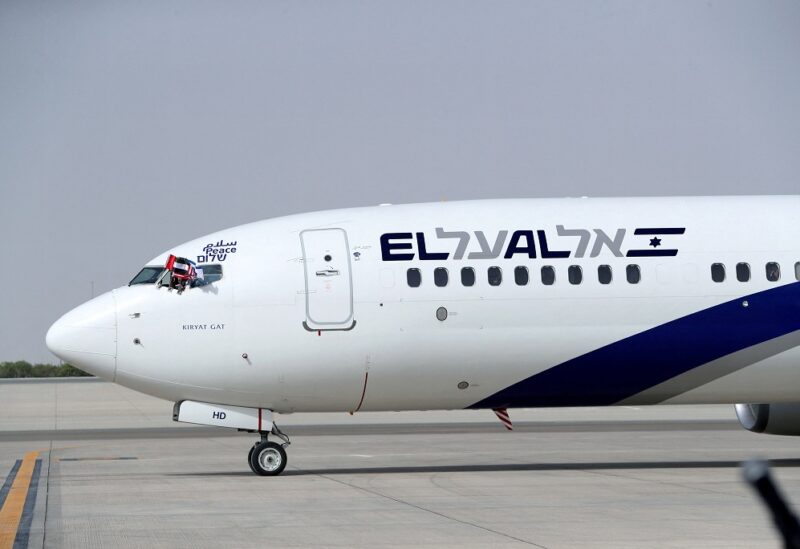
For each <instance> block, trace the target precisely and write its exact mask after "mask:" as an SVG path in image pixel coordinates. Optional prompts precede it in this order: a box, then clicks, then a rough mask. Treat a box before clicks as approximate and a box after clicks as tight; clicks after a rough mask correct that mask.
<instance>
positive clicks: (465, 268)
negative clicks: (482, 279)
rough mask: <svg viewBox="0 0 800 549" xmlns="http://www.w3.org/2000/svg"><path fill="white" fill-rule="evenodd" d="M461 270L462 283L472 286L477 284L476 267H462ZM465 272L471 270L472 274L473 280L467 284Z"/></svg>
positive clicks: (466, 286)
mask: <svg viewBox="0 0 800 549" xmlns="http://www.w3.org/2000/svg"><path fill="white" fill-rule="evenodd" d="M460 272H461V285H462V286H463V287H465V288H471V287H472V286H474V285H475V282H476V280H477V276H476V275H475V269H474V268H472V267H461V271H460ZM465 272H469V273H470V274H471V275H472V282H470V283H469V284H466V283H465V282H464V273H465Z"/></svg>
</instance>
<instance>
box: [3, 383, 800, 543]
mask: <svg viewBox="0 0 800 549" xmlns="http://www.w3.org/2000/svg"><path fill="white" fill-rule="evenodd" d="M0 403H1V404H2V414H0V486H5V485H8V486H9V487H10V488H7V489H5V492H6V496H7V497H6V496H4V494H3V492H2V491H1V490H0V547H3V537H2V528H3V517H4V515H5V516H10V515H11V514H12V513H11V511H9V509H10V508H11V506H12V503H13V501H12V500H13V494H14V493H15V490H16V492H19V490H17V488H18V487H19V488H20V489H23V488H25V487H26V486H27V485H23V483H22V480H20V479H21V478H22V477H24V474H23V471H24V467H25V464H26V463H29V464H30V465H31V468H29V473H30V471H31V470H33V468H32V464H33V461H32V460H35V459H38V460H39V461H38V463H39V465H38V466H37V467H36V469H35V470H33V473H34V474H33V475H32V479H31V482H30V485H31V486H32V487H29V488H27V491H28V498H27V499H25V498H22V499H21V500H19V498H18V500H19V503H20V505H21V503H22V501H24V502H25V503H26V506H27V507H26V508H27V509H28V511H29V513H28V514H27V515H26V514H25V513H24V512H23V513H22V514H21V515H20V519H19V527H18V531H17V534H16V541H17V543H16V545H15V546H22V547H24V546H25V544H26V543H27V544H28V546H30V547H41V546H46V547H81V548H83V547H220V546H225V547H265V546H269V547H387V548H388V547H411V546H415V547H521V546H526V545H527V546H534V547H645V546H649V547H779V546H780V540H779V537H778V535H777V533H776V532H775V531H774V530H773V528H772V525H771V523H770V519H769V516H768V515H767V513H766V511H765V509H764V508H763V507H762V506H761V503H760V502H759V500H758V499H757V498H756V497H755V495H754V494H753V493H752V492H751V490H750V489H749V488H748V487H747V486H746V485H744V484H743V483H742V481H741V472H740V462H741V461H742V460H746V459H749V458H753V457H763V458H769V459H770V460H772V461H773V466H774V473H775V476H776V478H777V479H778V480H779V482H780V483H781V486H782V488H783V490H784V491H785V492H786V494H787V495H788V496H789V497H792V498H794V499H796V500H798V501H800V459H798V442H800V441H798V440H796V439H793V438H786V437H771V436H767V435H755V434H751V433H748V432H745V431H743V430H741V429H740V428H739V427H738V425H737V424H736V422H735V419H734V416H733V410H732V407H730V406H709V407H702V406H691V407H652V408H630V407H628V408H614V409H598V408H591V409H563V410H512V411H511V417H512V419H513V420H514V421H515V427H516V428H515V431H514V432H507V431H505V430H504V428H503V427H502V425H501V424H500V422H499V421H498V420H497V419H496V418H495V417H494V415H493V414H492V413H491V412H488V411H457V412H427V413H398V414H384V413H376V414H369V413H364V414H356V415H355V416H352V417H351V416H349V415H347V414H295V415H291V416H286V417H279V424H280V425H281V427H282V428H283V429H284V430H285V431H286V432H287V433H288V434H289V435H290V436H292V445H291V446H290V447H289V465H288V467H287V469H286V471H285V472H284V474H283V475H282V476H280V477H276V478H260V477H256V476H254V475H253V474H252V473H251V472H250V470H249V469H248V467H247V464H246V462H245V459H246V454H247V450H248V449H249V447H250V446H251V445H252V443H253V441H254V437H253V436H252V435H247V434H237V433H230V432H228V431H227V430H217V429H211V428H205V427H196V426H185V425H179V424H175V423H173V422H172V421H171V410H172V404H171V403H169V402H164V401H160V400H157V399H153V398H150V397H147V396H144V395H140V394H137V393H133V392H131V391H128V390H126V389H123V388H121V387H118V386H116V385H112V384H109V383H104V382H95V381H60V382H59V381H49V380H48V381H38V382H21V383H7V382H5V383H0ZM35 451H38V452H40V453H39V454H38V455H37V454H31V452H35ZM26 456H27V457H26ZM18 462H20V463H21V464H22V465H21V466H20V465H17V463H18ZM15 467H16V472H15V473H14V474H10V473H12V470H13V469H15ZM36 471H38V473H37V472H36ZM7 475H8V478H9V479H11V478H12V477H14V476H15V475H16V477H19V479H16V480H15V482H14V485H13V486H12V485H11V484H10V482H5V485H4V481H6V480H7ZM29 476H30V475H29ZM18 485H19V486H18ZM9 494H10V495H9ZM33 494H35V501H32V500H33V497H32V495H33ZM4 497H6V504H5V506H3V505H2V501H3V498H4ZM6 524H8V522H7V523H6ZM23 534H25V535H23ZM26 536H27V537H26ZM6 539H8V538H6Z"/></svg>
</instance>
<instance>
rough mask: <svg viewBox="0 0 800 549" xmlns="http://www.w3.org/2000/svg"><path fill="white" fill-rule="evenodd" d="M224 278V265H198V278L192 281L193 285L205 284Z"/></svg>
mask: <svg viewBox="0 0 800 549" xmlns="http://www.w3.org/2000/svg"><path fill="white" fill-rule="evenodd" d="M220 279H222V265H198V266H197V278H196V279H195V280H194V281H192V287H193V288H194V287H197V286H205V285H207V284H211V283H212V282H217V281H218V280H220Z"/></svg>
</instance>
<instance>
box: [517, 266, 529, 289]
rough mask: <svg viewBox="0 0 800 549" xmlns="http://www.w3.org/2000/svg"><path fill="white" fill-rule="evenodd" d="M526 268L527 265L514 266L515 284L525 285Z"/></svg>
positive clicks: (526, 280)
mask: <svg viewBox="0 0 800 549" xmlns="http://www.w3.org/2000/svg"><path fill="white" fill-rule="evenodd" d="M528 278H529V277H528V268H527V267H515V268H514V282H516V283H517V286H525V285H527V284H528Z"/></svg>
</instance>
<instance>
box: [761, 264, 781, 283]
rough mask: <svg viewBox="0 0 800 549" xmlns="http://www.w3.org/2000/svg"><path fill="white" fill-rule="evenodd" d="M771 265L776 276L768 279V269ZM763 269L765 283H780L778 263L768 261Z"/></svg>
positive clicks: (779, 265) (779, 266)
mask: <svg viewBox="0 0 800 549" xmlns="http://www.w3.org/2000/svg"><path fill="white" fill-rule="evenodd" d="M773 265H774V266H775V268H776V269H777V270H776V271H775V272H776V273H777V276H776V277H775V278H770V267H771V266H773ZM764 269H765V270H766V275H767V282H780V280H781V264H780V263H779V262H777V261H768V262H767V264H766V265H765V266H764Z"/></svg>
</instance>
